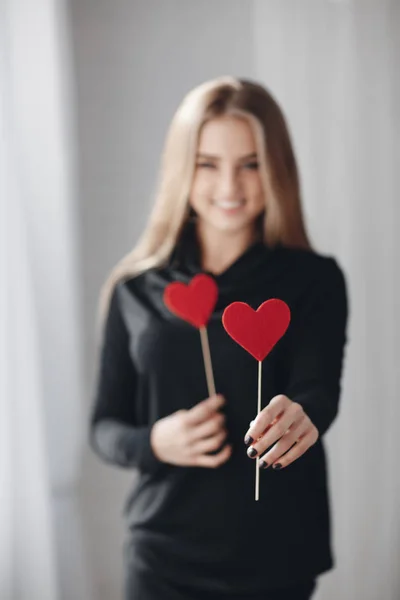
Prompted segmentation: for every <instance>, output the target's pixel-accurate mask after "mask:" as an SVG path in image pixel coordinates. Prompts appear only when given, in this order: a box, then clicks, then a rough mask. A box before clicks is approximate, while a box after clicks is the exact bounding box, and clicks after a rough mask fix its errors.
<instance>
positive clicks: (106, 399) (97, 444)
mask: <svg viewBox="0 0 400 600" xmlns="http://www.w3.org/2000/svg"><path fill="white" fill-rule="evenodd" d="M136 390H137V373H136V370H135V368H134V364H133V362H132V359H131V356H130V353H129V334H128V331H127V329H126V326H125V323H124V320H123V317H122V314H121V311H120V306H119V294H118V284H117V286H116V287H115V288H114V290H113V293H112V297H111V300H110V306H109V311H108V315H107V317H106V319H105V324H104V327H103V334H102V340H101V346H100V357H99V362H98V366H97V377H96V383H95V398H94V402H93V409H92V414H91V417H90V426H89V442H90V446H91V448H92V449H93V451H94V452H95V453H96V454H97V455H98V456H99V457H100V458H101V459H102V460H104V461H105V462H108V463H112V464H115V465H118V466H120V467H125V468H129V467H136V468H138V469H140V470H141V471H143V472H154V471H156V470H157V469H158V468H159V467H160V465H161V464H163V463H162V461H160V460H159V459H158V457H157V456H156V455H155V454H154V452H153V449H152V446H151V444H150V433H151V426H138V425H137V424H136V423H135V418H134V403H135V394H136Z"/></svg>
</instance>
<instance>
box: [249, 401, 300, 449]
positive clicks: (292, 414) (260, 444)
mask: <svg viewBox="0 0 400 600" xmlns="http://www.w3.org/2000/svg"><path fill="white" fill-rule="evenodd" d="M297 407H299V408H297ZM304 418H305V417H304V413H303V411H302V410H301V407H300V406H299V405H293V406H292V407H290V408H289V409H288V410H287V411H286V412H285V413H284V414H283V415H282V417H281V418H279V419H278V420H277V421H276V422H275V424H274V425H272V427H270V428H269V429H268V431H267V432H266V433H265V434H264V435H263V436H261V437H260V438H259V439H257V440H256V441H255V442H253V443H252V444H251V445H250V446H249V448H248V449H247V455H248V456H249V457H250V458H255V457H256V456H257V455H260V454H262V453H263V452H265V451H266V450H267V449H268V448H269V447H270V446H272V444H274V443H275V442H276V441H277V440H279V439H280V438H282V436H284V435H285V433H286V432H287V431H288V430H289V428H291V427H293V428H294V427H297V425H298V422H299V421H300V420H303V419H304Z"/></svg>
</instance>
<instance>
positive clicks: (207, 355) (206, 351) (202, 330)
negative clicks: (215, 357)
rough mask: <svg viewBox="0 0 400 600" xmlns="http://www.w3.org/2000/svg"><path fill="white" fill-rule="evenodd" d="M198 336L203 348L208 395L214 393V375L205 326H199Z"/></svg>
mask: <svg viewBox="0 0 400 600" xmlns="http://www.w3.org/2000/svg"><path fill="white" fill-rule="evenodd" d="M200 337H201V347H202V350H203V359H204V366H205V369H206V377H207V386H208V395H209V396H214V395H215V383H214V375H213V370H212V364H211V354H210V345H209V343H208V335H207V328H206V327H204V326H203V327H200Z"/></svg>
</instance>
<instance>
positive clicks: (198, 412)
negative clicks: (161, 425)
mask: <svg viewBox="0 0 400 600" xmlns="http://www.w3.org/2000/svg"><path fill="white" fill-rule="evenodd" d="M224 404H225V398H224V397H223V396H222V394H215V395H213V396H210V397H209V398H206V399H205V400H202V401H201V402H199V403H198V404H196V405H195V406H193V408H190V409H189V410H188V411H187V413H186V419H187V422H188V423H189V425H196V424H197V423H203V422H204V421H206V420H207V419H208V418H209V416H210V415H212V414H213V413H215V411H216V410H218V409H219V408H221V407H222V406H223V405H224Z"/></svg>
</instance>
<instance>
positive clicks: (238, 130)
mask: <svg viewBox="0 0 400 600" xmlns="http://www.w3.org/2000/svg"><path fill="white" fill-rule="evenodd" d="M189 202H190V205H191V206H192V207H193V208H194V210H195V211H196V213H197V215H198V219H200V220H201V221H202V227H207V228H212V229H214V230H217V231H219V232H221V233H222V232H225V233H241V232H243V234H248V233H249V231H250V230H254V225H255V219H256V217H258V216H259V215H260V214H261V213H262V212H263V211H264V209H265V200H264V190H263V186H262V182H261V177H260V173H259V163H258V159H257V147H256V142H255V138H254V134H253V130H252V128H251V126H250V124H249V123H248V121H247V120H246V119H241V118H238V117H233V116H223V117H218V118H214V119H212V120H210V121H207V122H206V123H205V124H204V125H203V127H202V129H201V132H200V137H199V143H198V148H197V157H196V165H195V171H194V178H193V182H192V189H191V193H190V198H189Z"/></svg>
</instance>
